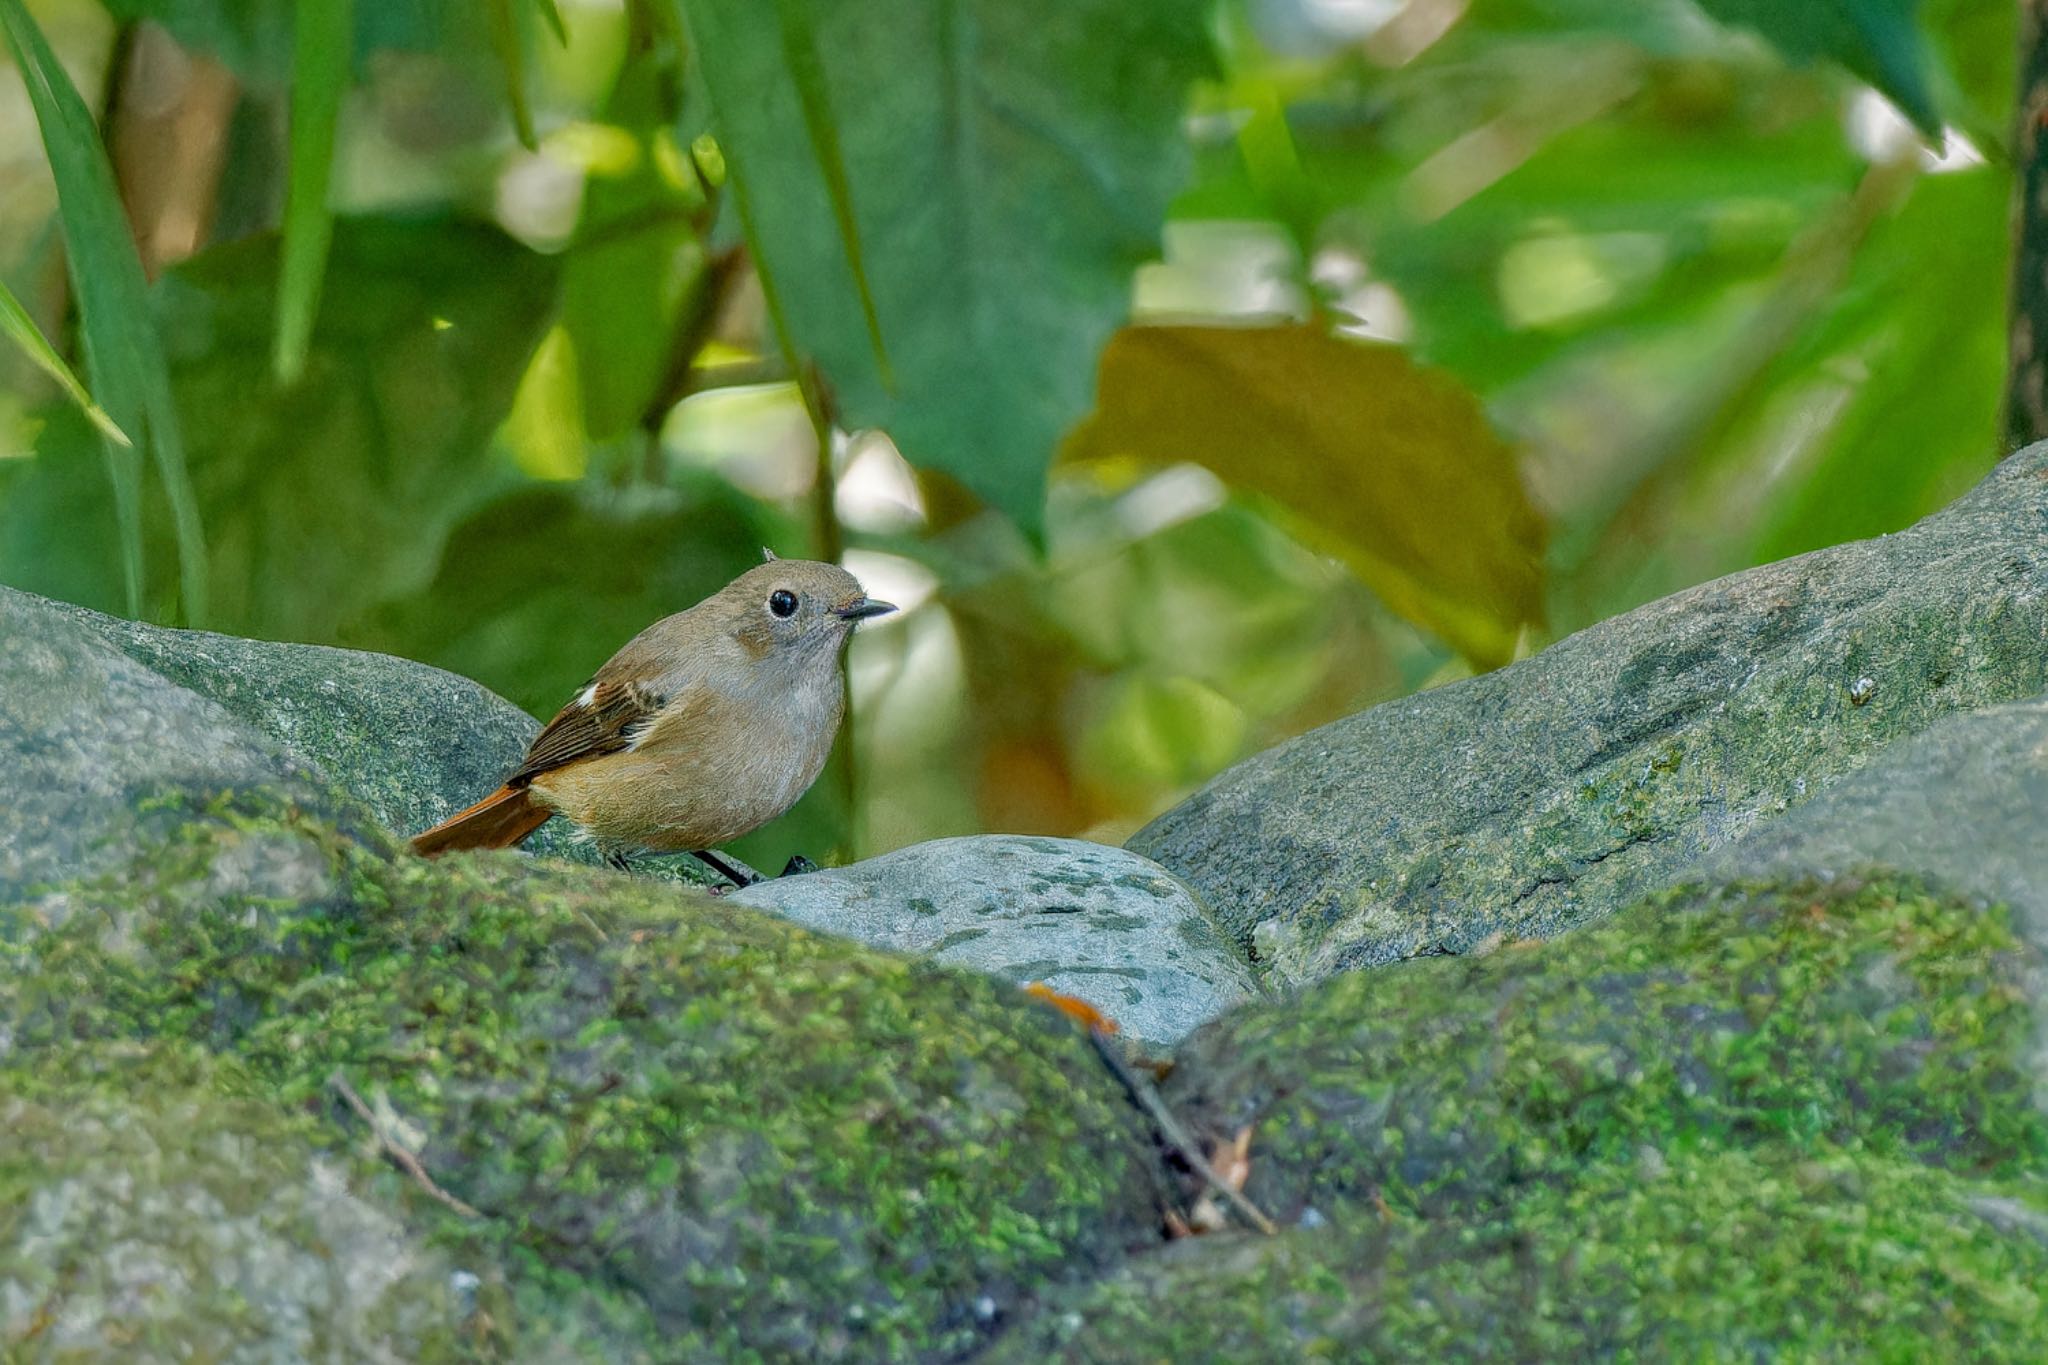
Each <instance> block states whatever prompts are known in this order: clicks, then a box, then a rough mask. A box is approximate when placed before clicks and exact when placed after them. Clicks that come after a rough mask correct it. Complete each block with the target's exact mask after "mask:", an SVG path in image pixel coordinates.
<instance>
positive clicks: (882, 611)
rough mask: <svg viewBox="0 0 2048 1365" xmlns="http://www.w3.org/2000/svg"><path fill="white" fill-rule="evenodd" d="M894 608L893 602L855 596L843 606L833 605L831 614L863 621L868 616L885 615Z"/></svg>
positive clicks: (841, 618)
mask: <svg viewBox="0 0 2048 1365" xmlns="http://www.w3.org/2000/svg"><path fill="white" fill-rule="evenodd" d="M894 610H896V604H895V603H894V602H877V601H876V600H875V599H874V598H872V597H856V598H855V599H854V600H853V601H851V602H848V603H847V604H846V605H845V606H843V607H834V608H833V609H832V614H833V615H834V616H836V617H838V618H839V619H840V620H842V621H865V620H867V619H868V618H869V617H870V616H887V615H888V614H889V613H890V612H892V611H894Z"/></svg>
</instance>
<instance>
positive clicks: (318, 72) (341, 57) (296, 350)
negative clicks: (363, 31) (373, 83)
mask: <svg viewBox="0 0 2048 1365" xmlns="http://www.w3.org/2000/svg"><path fill="white" fill-rule="evenodd" d="M354 8H355V6H354V3H353V0H301V3H300V4H299V6H298V11H297V19H296V22H297V28H296V30H295V32H294V35H293V40H292V41H293V61H292V72H293V78H292V122H291V162H290V169H289V171H288V174H287V180H286V190H285V206H284V259H283V264H282V266H281V267H280V269H279V278H278V289H277V349H276V353H275V367H276V372H277V377H278V379H279V380H280V381H282V382H284V383H287V384H289V383H291V382H293V381H294V380H296V379H297V378H298V377H299V373H300V371H301V370H303V369H304V367H305V364H306V346H307V344H308V342H309V341H310V339H311V338H312V335H313V322H314V319H315V318H316V317H317V316H318V314H319V311H320V286H321V283H322V281H323V280H324V279H325V277H326V274H327V249H328V245H329V243H330V242H331V241H332V240H333V236H334V213H333V210H332V209H331V208H329V206H328V203H327V191H328V186H329V184H330V183H331V182H332V179H333V172H334V130H335V125H336V123H337V122H338V120H339V118H340V114H341V96H342V92H343V91H344V90H346V89H347V88H348V74H349V55H350V36H349V35H350V34H351V32H352V31H353V28H354V22H355V20H354V14H353V11H354Z"/></svg>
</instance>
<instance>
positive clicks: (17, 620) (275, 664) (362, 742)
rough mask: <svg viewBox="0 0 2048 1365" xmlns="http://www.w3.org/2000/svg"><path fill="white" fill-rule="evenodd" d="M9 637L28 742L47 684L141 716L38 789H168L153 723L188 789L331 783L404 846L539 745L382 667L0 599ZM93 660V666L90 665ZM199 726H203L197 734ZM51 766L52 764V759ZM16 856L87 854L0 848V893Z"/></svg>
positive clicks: (44, 845) (508, 717)
mask: <svg viewBox="0 0 2048 1365" xmlns="http://www.w3.org/2000/svg"><path fill="white" fill-rule="evenodd" d="M0 625H5V626H6V627H8V629H7V635H8V637H9V638H10V639H11V640H13V641H14V642H15V645H16V647H17V649H18V651H20V652H19V653H18V656H16V657H15V661H14V662H13V663H12V664H11V665H10V664H9V663H8V662H7V659H8V657H9V656H8V655H7V654H6V653H5V650H6V648H7V644H6V642H4V641H0V694H4V695H0V725H5V724H7V723H9V720H8V718H9V717H10V716H12V717H13V718H14V723H17V724H22V725H26V726H28V727H29V730H30V731H37V730H42V731H48V723H47V720H46V719H45V720H37V719H36V718H35V715H34V713H33V712H32V709H31V708H33V707H35V706H36V705H37V703H36V695H37V693H39V692H42V691H44V690H46V689H47V688H48V687H49V685H50V683H49V680H50V679H51V678H55V677H63V676H67V675H71V674H76V684H75V685H80V686H85V687H88V688H99V689H108V688H111V689H113V690H112V691H109V692H108V697H109V701H108V703H107V705H106V706H105V708H104V709H106V710H107V711H108V712H109V713H111V712H113V711H114V710H115V709H116V707H115V704H114V701H113V698H115V697H116V696H117V695H118V698H119V706H120V707H122V708H126V709H127V711H128V712H129V713H130V715H131V716H132V717H133V722H132V724H130V725H129V726H128V728H127V729H124V728H123V727H122V724H121V723H120V722H118V721H117V722H115V723H113V724H112V725H111V726H110V727H109V728H108V730H107V731H106V732H104V733H100V734H96V735H94V736H89V737H86V738H85V739H81V740H78V741H76V742H75V743H74V741H69V740H66V739H64V738H63V737H62V736H60V735H56V734H54V733H52V734H51V742H52V744H53V745H54V746H56V747H59V748H61V747H63V746H64V745H66V744H73V748H72V750H71V753H70V757H69V758H67V759H64V760H63V762H64V764H65V773H63V774H60V773H59V772H57V770H56V769H55V768H50V769H49V770H47V771H45V772H43V773H41V774H40V776H41V777H42V778H43V779H44V781H45V783H46V784H47V785H50V786H52V787H53V788H54V789H55V790H58V791H62V790H65V789H75V788H77V787H78V786H79V785H80V784H81V783H83V784H85V785H87V786H90V787H93V788H94V789H104V790H106V791H113V790H117V789H123V790H125V789H128V788H132V787H135V786H138V785H146V784H147V783H149V782H155V781H160V780H162V779H163V778H164V777H165V774H164V773H162V772H159V771H158V768H159V767H160V766H161V765H162V764H163V763H165V762H166V761H167V758H166V748H165V746H162V745H158V746H155V747H152V748H149V749H148V750H147V751H145V749H144V748H143V747H140V746H137V745H135V744H134V743H132V740H133V738H134V735H135V733H136V731H135V727H136V726H140V725H143V724H147V725H150V726H153V727H157V728H159V729H162V730H163V731H164V733H165V734H167V735H168V736H170V737H171V738H172V740H173V745H174V746H175V745H176V743H177V742H178V737H179V736H180V735H186V736H187V738H189V739H190V741H191V742H190V743H189V744H188V745H186V746H185V747H186V749H187V750H189V753H188V760H187V761H186V762H185V763H184V766H183V768H181V769H180V772H179V776H180V777H181V779H191V780H192V781H194V782H196V781H197V780H198V779H199V778H201V777H203V776H206V775H207V774H209V773H210V774H211V777H212V778H214V779H219V780H223V781H224V780H228V779H233V780H246V779H248V778H249V777H251V776H253V775H254V774H255V773H256V772H257V771H259V770H260V771H261V772H263V773H265V774H268V775H271V776H282V775H291V776H295V777H299V778H306V779H311V780H313V781H315V782H318V783H323V784H325V783H332V784H333V786H334V787H335V788H337V789H339V790H340V791H344V792H346V793H347V794H348V795H349V796H350V797H352V798H354V799H355V800H357V801H360V802H361V803H362V804H363V805H364V806H365V807H367V808H368V810H369V812H370V814H371V815H373V816H374V817H375V818H376V819H377V821H378V822H379V823H381V824H382V825H383V826H384V827H385V828H386V829H388V830H390V831H391V832H393V833H394V834H399V835H410V834H416V833H418V832H419V831H420V830H423V829H425V828H427V827H428V826H429V825H432V824H434V823H435V822H436V821H438V820H441V819H442V818H443V817H445V816H447V815H450V814H452V813H453V812H455V811H457V810H460V809H461V808H462V807H464V806H466V805H468V804H469V803H470V802H472V801H474V800H476V799H477V798H478V797H480V796H483V795H484V794H485V793H486V792H489V791H490V790H491V789H492V788H493V787H495V786H496V785H497V784H498V783H499V782H501V781H502V780H504V777H505V774H507V773H509V772H511V771H512V770H513V769H514V768H515V767H517V766H518V764H519V759H520V756H521V755H522V754H524V753H525V752H526V746H527V745H528V744H529V743H531V742H532V740H533V737H534V735H536V734H538V733H539V732H540V722H538V721H536V720H535V719H534V718H533V717H532V716H529V715H527V714H526V713H525V712H524V711H522V710H520V709H519V708H518V707H517V706H514V705H513V704H512V703H511V702H509V701H506V700H505V699H504V698H503V697H500V696H498V695H497V694H496V693H495V692H492V691H491V690H490V689H489V688H487V687H484V686H483V685H482V684H481V683H475V682H471V681H470V680H469V679H467V678H464V677H459V676H458V675H456V674H453V673H449V672H446V671H445V670H443V669H439V668H432V667H429V666H428V665H426V664H421V663H414V662H413V661H411V660H409V659H398V658H393V657H391V656H390V655H387V654H371V653H366V652H363V651H359V650H350V649H334V648H330V647H328V646H325V645H296V644H281V643H274V642H271V641H267V640H244V639H238V638H236V637H234V636H230V635H215V634H212V633H210V632H208V631H200V630H167V629H165V628H163V627H160V626H150V625H144V624H142V623H140V622H136V621H124V620H122V619H120V618H119V617H114V616H106V615H103V614H102V613H100V612H96V611H91V610H88V609H87V608H85V607H76V606H71V605H69V604H67V603H62V602H52V601H49V600H47V599H44V598H41V597H36V596H34V595H32V594H29V593H22V592H16V591H14V590H12V589H9V588H4V587H0ZM60 641H61V642H66V643H60ZM109 646H111V648H109ZM53 651H57V652H56V653H53ZM60 654H61V657H60ZM124 655H125V656H126V657H125V659H124V658H123V657H122V656H124ZM31 656H32V657H31ZM88 656H89V657H90V658H91V659H93V660H97V662H93V663H87V662H86V659H87V658H88ZM102 674H104V675H106V676H105V678H104V679H103V678H102V676H101V675H102ZM116 679H118V680H120V681H119V682H118V683H117V682H116V681H114V680H116ZM145 695H146V696H147V697H148V700H146V701H145V700H143V698H144V697H145ZM173 715H175V716H176V717H178V718H179V719H177V720H172V719H171V717H172V716H173ZM201 716H203V717H205V720H204V722H203V723H202V722H201V721H199V720H197V719H196V718H197V717H201ZM195 727H196V728H195ZM188 731H189V735H187V732H188ZM88 741H89V742H88ZM78 744H86V745H87V747H84V748H80V747H76V746H77V745H78ZM237 754H240V755H243V758H244V759H246V760H248V761H247V762H243V761H241V760H237V759H236V758H235V757H234V756H235V755H237ZM131 756H132V764H131V762H130V758H131ZM251 756H255V757H253V758H252V757H251ZM46 760H47V762H49V763H56V762H57V761H58V760H57V758H56V757H55V755H54V753H53V754H49V755H46ZM249 762H253V763H254V764H255V767H254V768H251V767H250V766H248V763H249ZM74 768H75V769H76V770H77V771H76V772H75V773H73V772H71V769H74ZM201 770H204V771H201ZM66 774H69V775H66ZM42 804H43V805H44V806H46V807H48V809H45V810H43V811H41V812H40V813H39V814H37V815H35V816H34V817H33V818H35V819H37V820H38V821H39V822H40V824H39V826H38V827H39V828H43V829H46V830H47V829H51V828H53V826H52V825H51V820H52V819H53V818H61V811H62V810H64V809H69V808H70V807H69V806H68V805H66V803H63V802H50V801H46V802H44V803H42ZM74 804H75V803H74ZM53 811H55V812H58V813H59V814H58V815H57V816H55V817H53V815H52V812H53ZM10 842H13V843H15V844H17V845H18V846H19V847H20V848H22V849H26V848H31V847H33V848H38V849H39V850H40V853H39V862H41V863H44V864H47V863H48V862H50V860H51V858H52V856H53V855H54V854H55V853H56V852H57V850H59V849H60V848H63V847H65V846H70V845H75V844H76V842H77V839H76V838H75V837H65V838H61V839H57V840H55V841H52V840H48V839H42V838H28V837H26V834H25V833H24V835H23V837H21V838H19V839H15V840H10V839H9V838H8V836H7V835H5V834H4V833H0V882H4V880H5V879H6V878H7V877H8V876H9V873H8V867H9V861H8V859H9V855H8V854H7V852H6V851H5V849H6V846H7V845H8V844H9V843H10ZM525 847H526V849H527V850H528V851H529V852H532V853H536V854H542V855H546V856H550V857H561V858H568V859H570V860H571V861H574V862H582V863H595V862H597V861H598V855H597V851H596V850H595V849H594V848H592V847H591V846H590V845H588V844H586V843H581V842H579V841H577V840H575V839H573V838H572V837H571V832H570V831H569V830H568V829H567V828H566V827H564V826H562V824H561V822H559V821H554V822H551V823H550V824H548V825H546V826H545V827H543V828H542V829H541V831H540V832H539V833H538V834H536V835H534V836H533V837H532V838H531V839H529V840H528V841H527V842H526V845H525ZM640 870H641V871H642V872H644V873H646V874H648V875H651V876H655V877H658V878H662V879H664V880H670V881H677V882H682V883H701V882H705V881H710V880H713V879H712V878H711V876H710V874H709V873H708V872H706V871H705V870H703V869H702V868H700V867H699V866H698V865H697V864H696V863H695V862H693V861H691V860H688V859H682V860H666V861H656V860H649V861H647V862H645V863H644V864H642V866H641V868H640ZM16 879H17V880H19V879H20V878H19V876H18V875H17V878H16Z"/></svg>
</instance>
